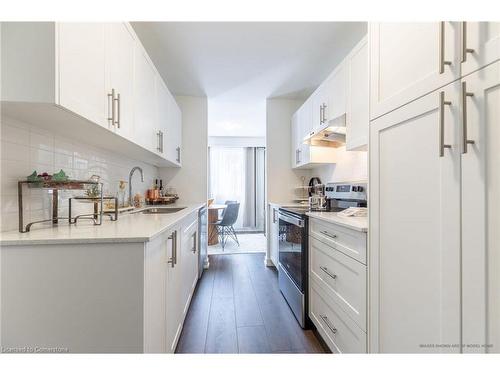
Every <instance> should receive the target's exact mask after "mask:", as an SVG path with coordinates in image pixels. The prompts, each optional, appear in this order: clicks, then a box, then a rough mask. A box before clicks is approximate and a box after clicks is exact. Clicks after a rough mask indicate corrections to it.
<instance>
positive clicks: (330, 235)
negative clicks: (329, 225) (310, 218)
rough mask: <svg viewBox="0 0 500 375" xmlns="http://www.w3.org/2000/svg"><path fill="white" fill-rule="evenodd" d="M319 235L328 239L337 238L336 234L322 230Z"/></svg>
mask: <svg viewBox="0 0 500 375" xmlns="http://www.w3.org/2000/svg"><path fill="white" fill-rule="evenodd" d="M320 233H321V234H324V235H325V236H327V237H330V238H337V235H336V234H330V233H328V232H327V231H326V230H322V231H321V232H320Z"/></svg>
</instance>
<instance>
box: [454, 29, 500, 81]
mask: <svg viewBox="0 0 500 375" xmlns="http://www.w3.org/2000/svg"><path fill="white" fill-rule="evenodd" d="M461 52H462V76H465V75H467V74H469V73H472V72H473V71H475V70H477V69H480V68H482V67H484V66H486V65H488V64H490V63H492V62H494V61H497V60H500V22H462V48H461Z"/></svg>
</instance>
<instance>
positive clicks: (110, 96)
mask: <svg viewBox="0 0 500 375" xmlns="http://www.w3.org/2000/svg"><path fill="white" fill-rule="evenodd" d="M110 108H111V117H110V115H109V109H110ZM108 121H111V125H113V126H114V125H115V89H111V94H108Z"/></svg>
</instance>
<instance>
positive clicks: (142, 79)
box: [0, 22, 182, 167]
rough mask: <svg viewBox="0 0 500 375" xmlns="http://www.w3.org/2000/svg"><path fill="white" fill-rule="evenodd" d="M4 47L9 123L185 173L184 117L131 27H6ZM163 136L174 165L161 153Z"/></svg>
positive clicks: (4, 97) (5, 106) (24, 24)
mask: <svg viewBox="0 0 500 375" xmlns="http://www.w3.org/2000/svg"><path fill="white" fill-rule="evenodd" d="M1 43H2V56H1V59H2V61H1V64H0V65H1V69H2V72H1V73H2V78H3V80H2V90H1V96H2V113H3V114H4V115H6V116H9V117H11V118H14V119H18V120H21V121H25V122H27V123H31V124H35V125H37V126H40V127H44V128H47V129H49V130H50V131H52V132H55V133H57V134H60V135H63V136H68V137H77V138H82V139H85V140H86V141H87V142H88V143H89V144H91V145H93V146H97V147H102V148H105V149H108V150H111V151H114V152H116V151H117V150H118V151H119V152H122V153H124V154H126V155H127V156H129V157H132V158H134V159H136V160H142V161H144V162H148V163H151V164H153V165H156V166H174V167H178V166H180V165H181V163H180V161H179V160H180V157H181V152H182V151H181V141H182V131H181V121H182V115H181V113H180V109H179V107H178V106H177V104H176V103H175V100H173V99H170V98H171V95H170V92H169V91H168V88H167V87H166V86H165V84H164V82H163V80H162V79H161V77H160V75H159V74H158V72H157V70H156V67H155V66H154V64H153V63H152V61H151V59H150V58H149V56H148V54H147V52H146V51H145V49H144V48H143V46H142V44H141V42H140V40H139V38H138V37H137V36H136V34H135V32H134V31H133V29H132V27H131V26H130V24H128V23H56V22H16V23H7V24H5V25H4V24H2V40H1ZM158 82H160V83H159V84H157V83H158ZM158 87H160V89H159V90H157V88H158ZM167 93H168V94H167ZM158 95H159V96H160V97H158ZM167 96H168V97H169V99H166V98H167ZM171 101H173V102H174V103H175V105H171ZM161 102H168V103H167V104H166V106H165V105H160V103H161ZM35 104H36V105H35ZM166 108H168V110H167V109H166ZM160 111H161V112H160ZM96 125H98V126H96ZM165 129H167V131H168V132H169V134H170V137H171V142H173V143H175V146H174V148H173V151H172V152H171V153H170V154H169V155H170V158H169V157H167V156H166V153H165V152H159V149H161V148H160V143H162V144H164V143H165V139H166V138H165V134H164V135H163V138H161V137H160V136H159V135H158V134H162V133H166V132H167V131H165ZM159 141H163V142H159Z"/></svg>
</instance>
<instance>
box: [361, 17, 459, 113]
mask: <svg viewBox="0 0 500 375" xmlns="http://www.w3.org/2000/svg"><path fill="white" fill-rule="evenodd" d="M369 35H370V60H371V64H370V79H371V83H370V119H374V118H377V117H379V116H381V115H383V114H385V113H387V112H390V111H392V110H394V109H396V108H398V107H400V106H402V105H404V104H406V103H409V102H410V101H412V100H415V99H417V98H419V97H421V96H423V95H425V94H427V93H429V92H431V91H434V90H436V89H438V88H439V87H443V86H445V85H446V84H448V83H450V82H452V81H454V80H455V79H457V78H459V76H460V48H459V44H460V43H459V42H460V40H459V39H460V38H459V36H460V23H459V22H434V23H415V22H411V23H370V34H369Z"/></svg>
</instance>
